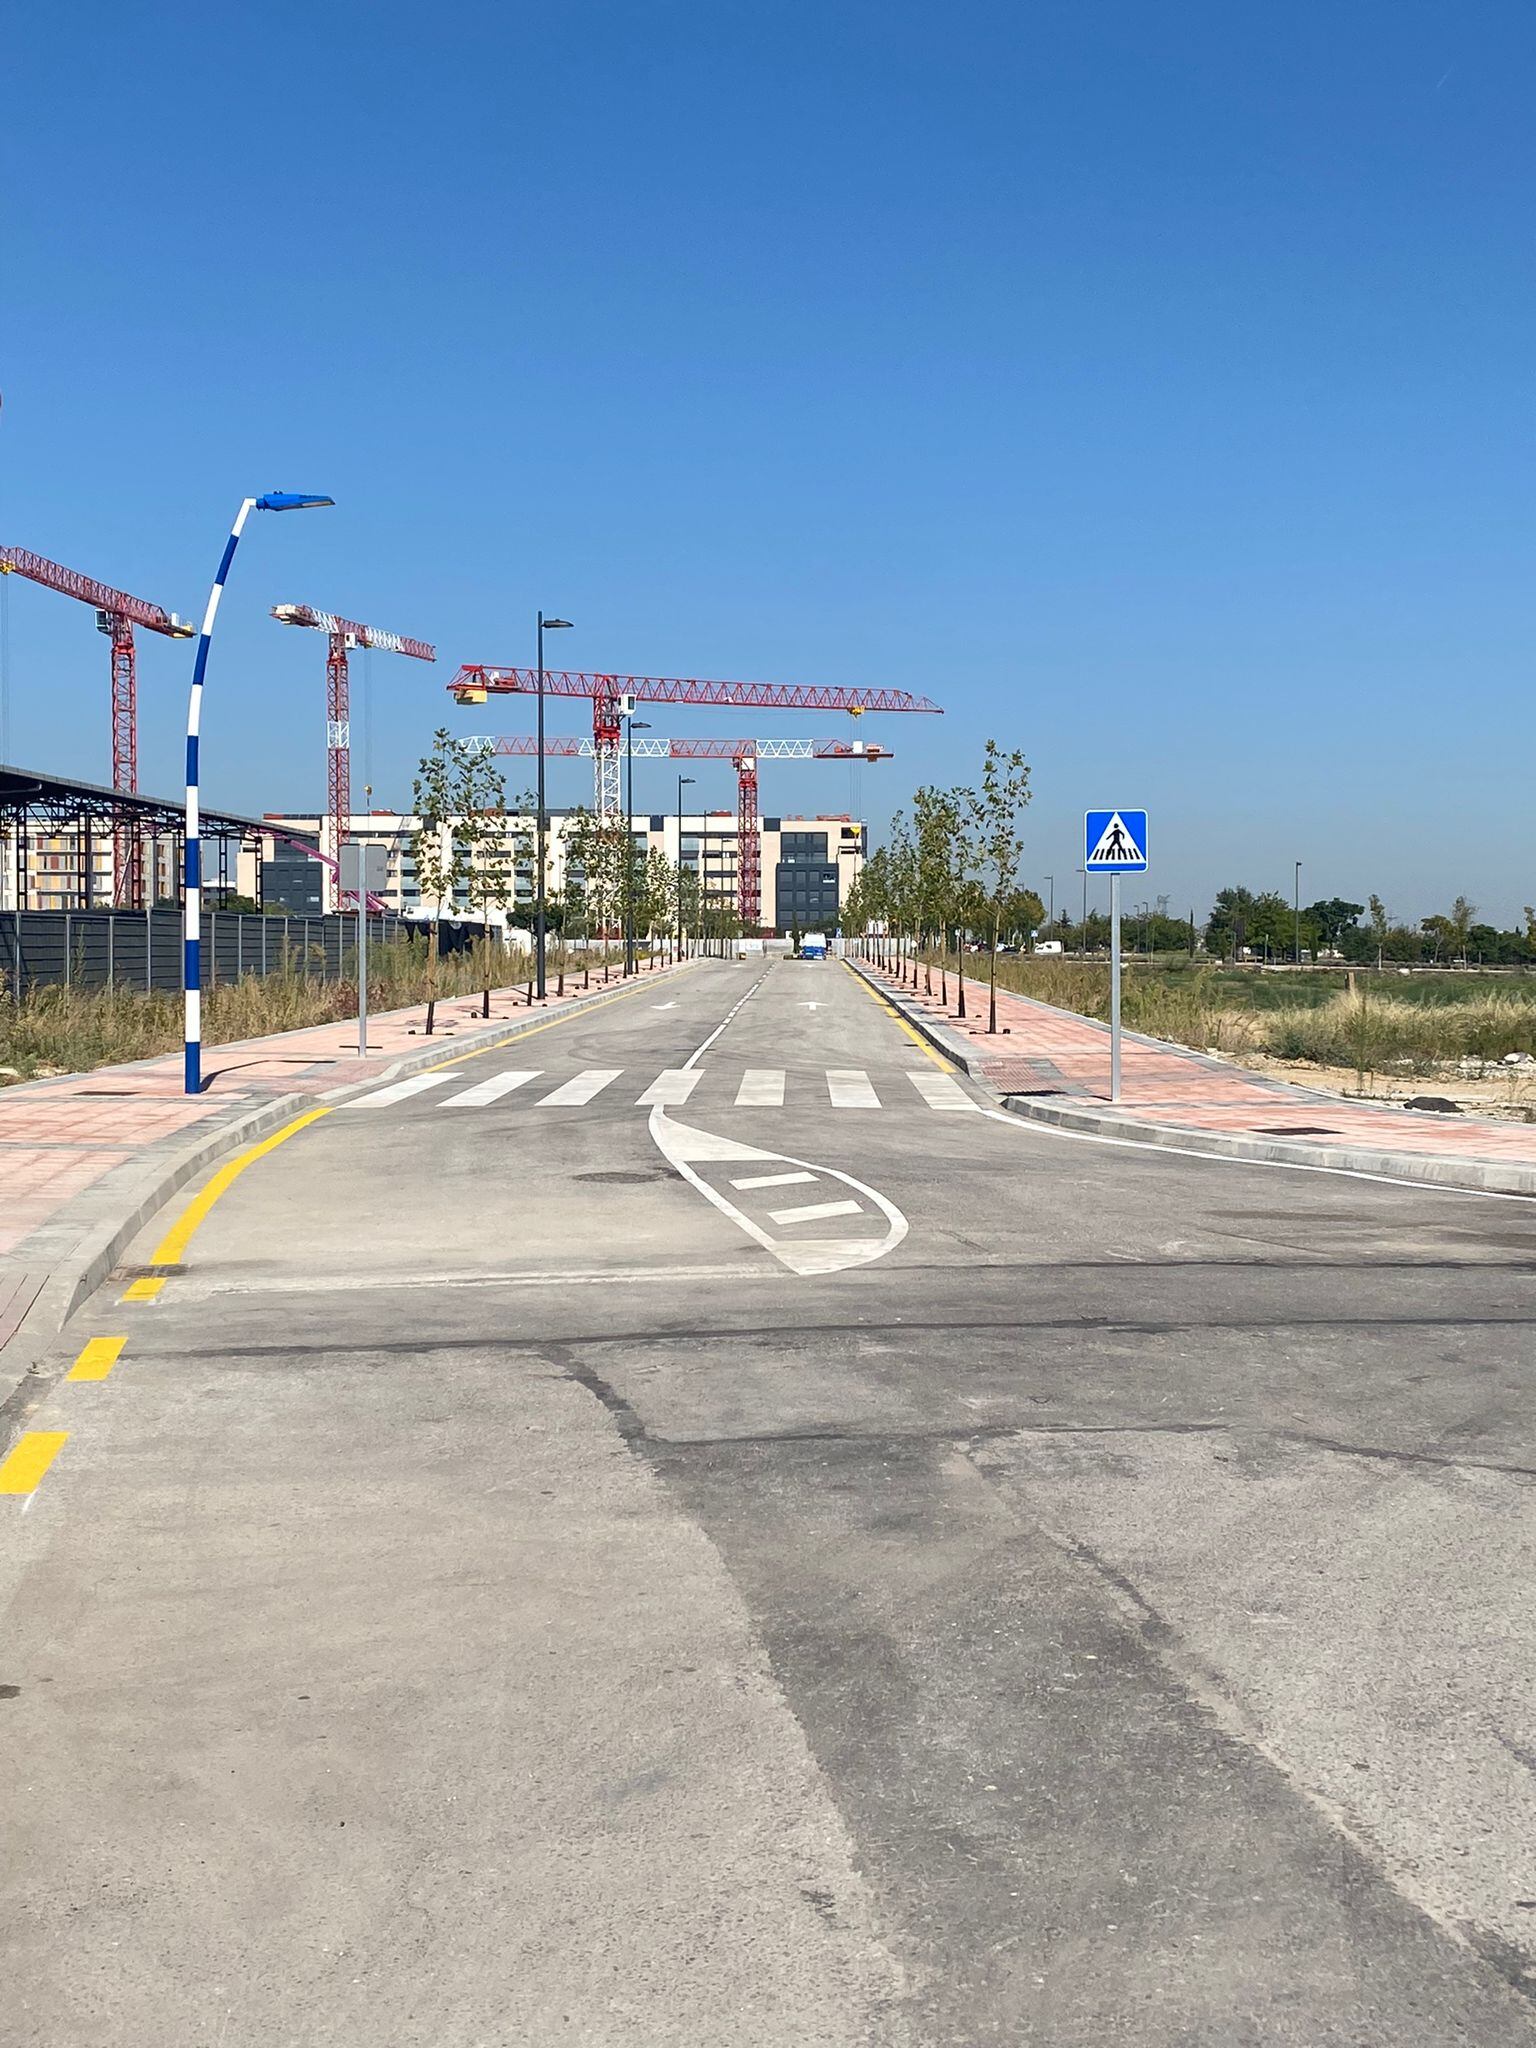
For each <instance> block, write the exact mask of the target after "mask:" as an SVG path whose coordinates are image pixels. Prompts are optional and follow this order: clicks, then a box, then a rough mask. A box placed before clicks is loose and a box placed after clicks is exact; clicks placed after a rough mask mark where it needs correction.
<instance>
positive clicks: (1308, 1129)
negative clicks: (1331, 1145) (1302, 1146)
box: [1254, 1124, 1339, 1138]
mask: <svg viewBox="0 0 1536 2048" xmlns="http://www.w3.org/2000/svg"><path fill="white" fill-rule="evenodd" d="M1254 1129H1255V1131H1256V1133H1257V1135H1258V1136H1259V1137H1261V1138H1336V1137H1337V1136H1338V1135H1339V1134H1338V1132H1337V1131H1335V1130H1331V1129H1330V1128H1329V1126H1328V1125H1327V1124H1256V1125H1255V1126H1254Z"/></svg>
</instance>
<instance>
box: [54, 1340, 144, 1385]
mask: <svg viewBox="0 0 1536 2048" xmlns="http://www.w3.org/2000/svg"><path fill="white" fill-rule="evenodd" d="M127 1342H128V1339H127V1338H126V1337H93V1338H92V1339H91V1340H90V1342H89V1343H88V1344H87V1345H86V1347H85V1349H84V1350H83V1351H82V1352H81V1354H80V1356H79V1357H78V1358H77V1359H76V1360H75V1362H74V1364H73V1365H72V1366H71V1367H70V1369H69V1371H68V1372H67V1373H65V1375H64V1377H65V1379H67V1380H104V1379H105V1378H106V1376H107V1374H108V1373H109V1372H110V1371H111V1370H112V1368H113V1366H114V1365H116V1363H117V1361H118V1359H119V1357H120V1356H121V1354H122V1349H123V1346H124V1345H125V1344H126V1343H127Z"/></svg>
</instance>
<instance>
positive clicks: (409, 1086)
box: [341, 1074, 458, 1109]
mask: <svg viewBox="0 0 1536 2048" xmlns="http://www.w3.org/2000/svg"><path fill="white" fill-rule="evenodd" d="M457 1078H458V1077H457V1075H452V1074H412V1075H411V1076H410V1078H409V1079H408V1080H405V1081H395V1082H392V1083H391V1084H390V1086H389V1087H388V1088H376V1089H375V1090H374V1092H373V1093H372V1094H371V1095H362V1096H359V1097H358V1099H357V1101H356V1102H344V1103H342V1105H341V1107H342V1108H343V1109H387V1108H388V1107H389V1105H390V1103H392V1102H404V1101H405V1100H406V1099H407V1098H408V1097H409V1096H412V1095H420V1094H421V1092H422V1090H423V1089H426V1088H441V1087H442V1085H443V1083H444V1082H445V1081H449V1080H456V1079H457Z"/></svg>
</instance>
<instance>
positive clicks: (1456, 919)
mask: <svg viewBox="0 0 1536 2048" xmlns="http://www.w3.org/2000/svg"><path fill="white" fill-rule="evenodd" d="M1476 920H1477V905H1476V904H1475V903H1469V902H1468V901H1467V899H1466V897H1465V896H1458V897H1457V898H1456V901H1455V902H1454V903H1453V904H1452V905H1451V915H1450V926H1451V932H1452V936H1453V937H1454V939H1455V941H1456V950H1457V954H1458V957H1459V958H1460V960H1461V964H1462V966H1463V967H1465V966H1466V964H1467V937H1468V934H1469V933H1470V932H1471V930H1472V926H1473V925H1474V923H1475V922H1476Z"/></svg>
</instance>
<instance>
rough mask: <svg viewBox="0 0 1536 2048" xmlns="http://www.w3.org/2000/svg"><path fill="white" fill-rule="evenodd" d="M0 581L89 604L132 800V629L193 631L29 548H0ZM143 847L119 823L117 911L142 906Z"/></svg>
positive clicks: (118, 780)
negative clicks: (106, 644) (106, 647)
mask: <svg viewBox="0 0 1536 2048" xmlns="http://www.w3.org/2000/svg"><path fill="white" fill-rule="evenodd" d="M0 576H24V577H26V579H27V581H28V582H29V583H40V584H41V585H42V587H43V588H44V589H45V590H56V591H58V592H59V593H60V595H61V596H63V597H72V598H74V599H76V600H77V602H79V603H80V604H88V605H90V606H91V607H92V609H93V610H94V611H95V613H96V630H97V631H98V632H99V633H104V634H105V635H106V636H107V638H108V639H109V640H110V641H111V643H112V648H111V725H112V787H113V788H114V789H117V790H121V791H122V792H123V794H124V795H125V796H133V795H135V794H136V793H137V791H138V787H139V682H138V663H137V657H136V653H135V649H134V639H133V629H134V627H135V626H142V627H144V629H145V630H146V632H150V633H163V634H164V635H165V636H166V638H167V639H170V640H190V639H191V637H192V635H193V634H194V633H195V632H196V630H197V628H196V627H195V626H193V625H192V624H191V623H190V622H189V621H188V620H186V619H182V618H178V617H177V615H176V613H175V612H167V611H163V610H162V609H161V607H160V606H159V605H157V604H151V603H150V602H149V601H148V599H146V598H142V597H133V596H130V594H129V593H128V592H127V591H126V590H118V589H116V588H114V586H113V585H112V584H110V583H98V582H97V581H96V579H95V577H94V576H86V575H83V574H82V573H81V571H80V570H78V569H67V568H65V566H64V564H63V563H62V562H51V561H49V559H48V557H47V556H46V555H35V554H33V553H32V551H31V549H30V548H0ZM143 897H144V876H143V858H142V848H141V847H140V844H139V837H138V834H137V833H136V832H135V831H134V830H133V829H132V828H131V827H130V826H129V824H128V823H127V821H126V820H125V819H122V818H119V821H118V823H117V825H116V826H115V827H114V828H113V833H112V901H113V904H114V906H115V907H116V908H117V909H119V910H137V909H138V908H140V906H141V905H142V903H143Z"/></svg>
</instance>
